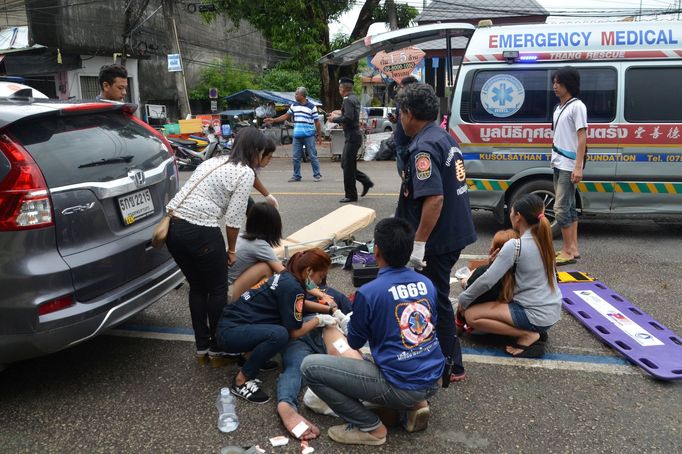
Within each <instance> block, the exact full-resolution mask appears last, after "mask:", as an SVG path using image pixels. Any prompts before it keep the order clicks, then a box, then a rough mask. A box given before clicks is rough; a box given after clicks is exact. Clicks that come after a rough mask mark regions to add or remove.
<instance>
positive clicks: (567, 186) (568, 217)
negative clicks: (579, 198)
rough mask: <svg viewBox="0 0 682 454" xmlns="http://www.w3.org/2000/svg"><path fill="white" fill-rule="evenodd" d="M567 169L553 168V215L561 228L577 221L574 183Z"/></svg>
mask: <svg viewBox="0 0 682 454" xmlns="http://www.w3.org/2000/svg"><path fill="white" fill-rule="evenodd" d="M572 173H573V172H569V171H568V170H561V169H554V193H555V199H554V216H555V217H556V221H557V223H558V224H559V226H560V227H561V228H562V229H565V228H568V227H570V226H571V224H573V223H574V222H578V212H577V211H576V208H575V186H576V185H575V184H573V183H571V174H572Z"/></svg>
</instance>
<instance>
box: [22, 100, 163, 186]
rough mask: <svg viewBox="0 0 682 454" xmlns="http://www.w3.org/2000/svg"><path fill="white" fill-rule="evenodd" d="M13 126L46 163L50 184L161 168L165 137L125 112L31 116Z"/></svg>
mask: <svg viewBox="0 0 682 454" xmlns="http://www.w3.org/2000/svg"><path fill="white" fill-rule="evenodd" d="M10 130H11V132H12V134H14V136H15V137H16V138H17V139H18V140H19V142H20V143H21V144H22V145H23V146H24V147H25V148H26V149H27V150H28V151H29V153H31V156H32V157H33V159H35V161H36V162H37V163H38V165H39V166H40V169H41V170H42V172H43V175H44V176H45V180H46V182H47V184H48V186H49V187H59V186H64V185H71V184H78V183H86V182H105V181H111V180H116V179H118V178H123V177H126V176H127V175H128V171H129V170H131V169H140V170H149V169H153V168H155V167H158V166H159V165H160V164H161V163H162V162H163V161H164V160H165V159H167V158H168V153H167V152H166V151H165V149H163V148H162V147H161V141H160V140H159V139H158V138H156V137H154V136H153V135H152V134H151V133H150V132H149V131H147V130H146V129H145V128H144V127H142V126H141V125H139V124H137V123H135V122H134V121H132V120H131V119H130V118H129V117H128V116H127V115H126V114H124V113H123V112H98V113H84V114H76V115H67V116H59V117H57V116H54V117H52V116H51V117H43V118H36V117H32V118H27V119H25V120H22V121H19V122H17V123H14V124H13V125H12V126H11V127H10Z"/></svg>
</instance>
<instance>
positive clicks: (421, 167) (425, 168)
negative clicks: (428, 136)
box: [414, 153, 431, 180]
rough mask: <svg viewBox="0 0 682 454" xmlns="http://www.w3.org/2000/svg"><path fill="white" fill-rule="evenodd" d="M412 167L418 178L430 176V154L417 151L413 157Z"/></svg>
mask: <svg viewBox="0 0 682 454" xmlns="http://www.w3.org/2000/svg"><path fill="white" fill-rule="evenodd" d="M414 167H415V170H416V175H417V179H418V180H426V179H428V178H429V177H430V176H431V155H429V154H428V153H417V154H416V155H415V157H414Z"/></svg>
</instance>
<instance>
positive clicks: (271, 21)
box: [212, 0, 417, 109]
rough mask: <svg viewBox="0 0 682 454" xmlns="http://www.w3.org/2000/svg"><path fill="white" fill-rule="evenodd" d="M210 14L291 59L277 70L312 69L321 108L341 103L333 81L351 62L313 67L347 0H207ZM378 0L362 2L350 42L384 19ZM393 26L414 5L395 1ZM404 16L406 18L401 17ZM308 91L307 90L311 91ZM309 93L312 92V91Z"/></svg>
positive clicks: (347, 72)
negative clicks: (245, 26) (244, 25)
mask: <svg viewBox="0 0 682 454" xmlns="http://www.w3.org/2000/svg"><path fill="white" fill-rule="evenodd" d="M212 3H213V4H214V5H215V6H216V13H213V14H224V15H226V16H227V17H229V18H230V19H232V21H233V23H234V24H235V25H236V26H238V24H239V21H240V20H242V19H244V20H247V21H248V22H250V23H251V24H253V25H254V26H255V27H256V28H258V29H259V30H260V31H261V32H262V33H263V36H265V38H266V39H268V40H269V41H270V42H272V46H273V47H274V48H275V49H279V50H285V51H287V52H289V53H290V54H291V59H290V61H289V62H287V63H286V64H284V65H281V66H280V68H282V69H294V70H298V71H305V70H310V69H313V68H314V69H317V70H318V71H319V78H320V81H321V93H320V99H321V100H322V103H323V104H324V105H325V107H327V108H332V109H333V108H338V107H339V106H340V105H341V99H340V95H339V94H338V79H339V77H341V76H347V77H353V76H354V74H355V72H356V65H350V66H343V67H338V66H328V65H324V66H319V65H318V64H317V60H318V59H319V58H320V57H321V56H322V55H325V54H326V53H328V52H330V51H331V50H333V47H332V43H331V40H330V37H329V25H328V24H329V22H332V21H334V20H336V19H338V18H339V17H340V16H341V15H342V14H343V13H345V12H346V11H348V10H349V9H350V8H352V7H353V6H354V5H355V4H356V2H355V1H353V0H307V1H301V0H278V1H274V2H273V1H270V0H212ZM379 3H380V0H365V2H364V3H363V5H362V8H361V10H360V15H359V17H358V20H357V22H356V23H355V26H354V28H353V31H352V32H351V34H350V36H349V37H348V39H349V41H350V42H353V41H356V40H358V39H360V38H364V37H365V36H366V35H367V31H368V30H369V26H370V25H371V24H372V23H374V22H377V17H380V16H381V17H382V18H381V21H384V22H385V21H386V19H387V18H388V14H387V12H386V11H385V7H383V6H380V5H379ZM395 6H396V13H397V16H398V26H399V27H404V26H406V25H407V24H408V23H409V21H410V20H412V19H413V18H414V17H415V16H416V13H417V11H416V9H414V8H411V7H409V6H406V5H400V4H396V5H395ZM406 18H407V22H405V19H406ZM311 92H312V91H311ZM312 93H314V92H312Z"/></svg>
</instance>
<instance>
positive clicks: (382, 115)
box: [364, 107, 395, 133]
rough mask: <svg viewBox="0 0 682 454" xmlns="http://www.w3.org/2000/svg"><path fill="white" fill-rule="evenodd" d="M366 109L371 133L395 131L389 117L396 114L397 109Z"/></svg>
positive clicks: (367, 123)
mask: <svg viewBox="0 0 682 454" xmlns="http://www.w3.org/2000/svg"><path fill="white" fill-rule="evenodd" d="M364 109H365V112H366V113H367V120H366V125H367V129H368V130H369V132H370V133H376V132H391V131H393V127H394V126H393V123H391V121H390V120H389V116H390V115H394V114H395V107H365V108H364Z"/></svg>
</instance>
